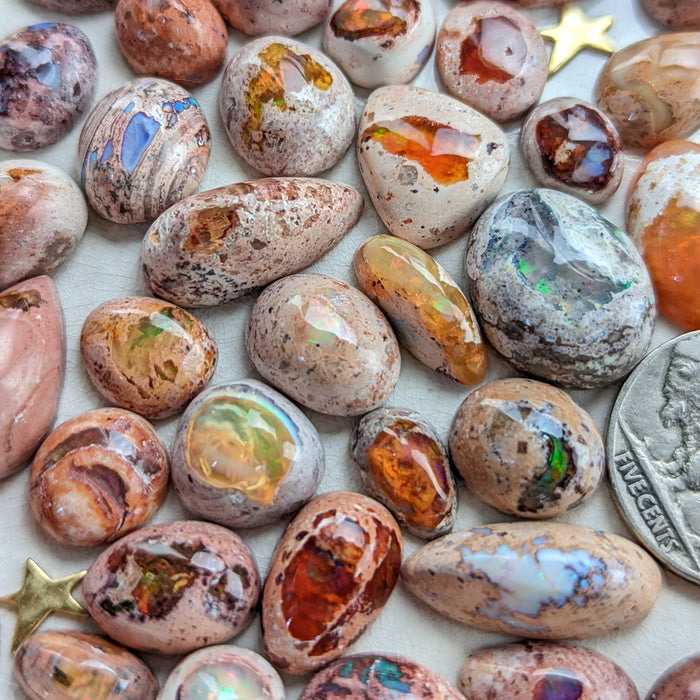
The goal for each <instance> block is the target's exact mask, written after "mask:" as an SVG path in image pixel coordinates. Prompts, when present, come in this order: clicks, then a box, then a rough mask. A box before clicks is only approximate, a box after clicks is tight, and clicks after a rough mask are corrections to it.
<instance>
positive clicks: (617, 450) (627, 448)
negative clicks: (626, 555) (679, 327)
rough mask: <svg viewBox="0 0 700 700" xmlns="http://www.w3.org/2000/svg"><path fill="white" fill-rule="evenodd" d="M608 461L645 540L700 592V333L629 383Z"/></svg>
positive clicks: (664, 348) (643, 367)
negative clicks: (699, 586)
mask: <svg viewBox="0 0 700 700" xmlns="http://www.w3.org/2000/svg"><path fill="white" fill-rule="evenodd" d="M607 460H608V474H609V477H610V481H611V483H612V486H613V491H614V493H615V496H616V498H617V502H618V505H619V506H620V509H621V511H622V513H623V515H624V517H625V518H626V520H627V522H628V524H629V525H630V527H631V528H632V529H633V530H634V531H635V533H636V534H637V537H638V538H639V540H640V541H641V542H642V543H643V544H644V545H645V546H646V547H647V549H649V551H650V552H651V553H652V554H653V555H654V556H656V557H657V558H658V559H659V560H660V561H661V562H662V563H663V564H665V565H666V566H667V567H668V568H669V569H671V570H672V571H674V572H675V573H677V574H679V575H680V576H683V577H684V578H687V579H688V580H690V581H692V582H693V583H698V584H700V331H694V332H692V333H686V334H685V335H681V336H679V337H677V338H674V339H673V340H671V341H669V342H667V343H664V344H663V345H661V346H660V347H658V348H657V349H656V350H654V351H653V352H651V353H650V354H649V355H647V357H646V358H644V360H643V361H642V362H641V363H640V364H639V365H638V366H637V368H636V369H635V370H634V372H633V373H632V374H631V375H630V376H629V378H628V379H627V381H626V382H625V383H624V385H623V387H622V389H621V390H620V393H619V395H618V397H617V400H616V402H615V406H614V407H613V411H612V414H611V416H610V423H609V427H608V440H607Z"/></svg>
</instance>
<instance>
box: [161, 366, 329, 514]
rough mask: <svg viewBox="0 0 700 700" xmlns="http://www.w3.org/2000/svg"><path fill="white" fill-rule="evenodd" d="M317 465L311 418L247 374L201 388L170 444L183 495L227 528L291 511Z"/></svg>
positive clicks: (311, 488)
mask: <svg viewBox="0 0 700 700" xmlns="http://www.w3.org/2000/svg"><path fill="white" fill-rule="evenodd" d="M323 469H324V455H323V446H322V444H321V439H320V437H319V435H318V432H317V431H316V428H314V426H313V424H312V423H311V422H310V421H309V419H308V418H306V416H305V415H304V414H303V413H302V412H301V411H300V410H299V409H298V408H297V407H296V406H295V405H294V404H293V403H292V402H291V401H288V400H287V399H286V398H285V397H284V396H282V394H279V393H278V392H276V391H275V390H274V389H271V388H270V387H268V386H266V385H265V384H262V383H261V382H257V381H255V380H253V379H247V380H240V381H238V382H232V383H230V384H220V385H217V386H214V387H211V388H210V389H208V390H207V391H205V392H202V393H201V394H200V395H199V396H198V397H197V398H196V399H195V400H194V401H193V402H192V403H191V404H190V405H189V406H188V408H187V410H186V411H185V413H184V414H183V416H182V418H181V420H180V423H179V425H178V428H177V432H176V435H175V442H174V445H173V481H174V483H175V488H176V489H177V492H178V494H179V496H180V498H181V500H182V502H183V503H184V504H185V506H186V507H187V508H188V509H189V510H190V511H192V512H193V513H195V514H197V515H198V516H201V517H203V518H207V519H208V520H214V521H216V522H218V523H221V524H222V525H227V526H229V527H259V526H261V525H266V524H269V523H273V522H276V521H278V520H279V519H280V518H282V517H283V516H284V515H287V514H289V513H293V512H295V511H296V510H298V509H299V508H300V507H301V506H302V505H303V504H304V503H306V502H307V501H308V500H309V499H310V498H311V497H312V496H313V495H314V493H315V491H316V488H317V487H318V485H319V482H320V481H321V477H322V476H323Z"/></svg>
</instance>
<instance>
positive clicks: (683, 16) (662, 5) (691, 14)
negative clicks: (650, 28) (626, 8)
mask: <svg viewBox="0 0 700 700" xmlns="http://www.w3.org/2000/svg"><path fill="white" fill-rule="evenodd" d="M640 2H641V4H642V7H643V8H644V9H645V10H646V11H647V12H648V13H649V14H650V15H651V16H652V17H653V18H654V19H655V20H656V21H657V22H661V23H662V24H665V25H666V26H667V27H670V28H671V29H677V30H680V29H700V5H698V3H697V2H696V0H640Z"/></svg>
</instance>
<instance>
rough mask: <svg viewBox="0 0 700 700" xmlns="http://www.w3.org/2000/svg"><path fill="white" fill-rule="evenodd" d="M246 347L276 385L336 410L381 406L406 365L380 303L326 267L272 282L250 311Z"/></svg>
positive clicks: (298, 397)
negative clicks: (320, 271) (324, 271)
mask: <svg viewBox="0 0 700 700" xmlns="http://www.w3.org/2000/svg"><path fill="white" fill-rule="evenodd" d="M246 349H247V351H248V356H249V357H250V359H251V361H252V363H253V365H254V366H255V368H256V369H257V370H258V372H260V374H261V375H262V376H263V377H264V378H265V379H266V380H267V381H269V382H270V383H271V384H272V385H273V386H275V387H277V388H278V389H279V390H280V391H283V392H284V393H285V394H287V395H288V396H289V397H291V398H292V399H294V400H295V401H297V402H299V403H301V404H303V405H304V406H307V407H308V408H312V409H314V410H315V411H320V412H321V413H329V414H331V415H338V416H356V415H360V414H362V413H367V411H370V410H372V409H373V408H378V407H379V406H381V404H383V403H384V401H386V399H387V397H388V396H389V394H390V393H391V392H392V391H393V389H394V386H395V384H396V382H397V380H398V377H399V369H400V366H401V356H400V352H399V346H398V343H397V341H396V337H395V335H394V332H393V331H392V330H391V326H390V325H389V323H388V321H387V320H386V318H385V317H384V316H383V315H382V313H381V312H380V311H379V309H378V308H377V307H376V306H375V305H374V304H373V303H372V302H371V301H370V300H369V299H368V298H367V297H366V296H365V295H364V294H363V293H362V292H360V291H359V290H357V289H355V288H354V287H351V286H350V285H348V284H345V283H344V282H341V281H340V280H336V279H334V278H332V277H328V276H327V275H317V274H301V275H290V276H289V277H284V278H282V279H281V280H278V281H277V282H273V283H272V284H271V285H270V286H269V287H267V288H266V289H265V290H264V291H263V292H262V293H261V294H260V296H259V297H258V299H257V300H256V302H255V303H254V304H253V307H252V309H251V311H250V316H249V318H248V327H247V329H246Z"/></svg>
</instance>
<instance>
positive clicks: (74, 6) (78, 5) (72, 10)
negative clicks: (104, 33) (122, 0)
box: [32, 0, 117, 15]
mask: <svg viewBox="0 0 700 700" xmlns="http://www.w3.org/2000/svg"><path fill="white" fill-rule="evenodd" d="M32 2H33V3H34V4H36V5H41V6H42V7H45V8H46V9H48V10H53V11H54V12H64V13H65V14H69V15H83V14H90V13H93V12H102V11H104V10H110V9H113V8H114V6H115V5H116V2H117V0H32Z"/></svg>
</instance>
